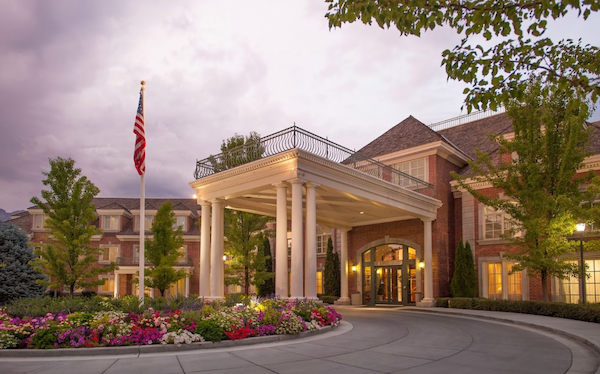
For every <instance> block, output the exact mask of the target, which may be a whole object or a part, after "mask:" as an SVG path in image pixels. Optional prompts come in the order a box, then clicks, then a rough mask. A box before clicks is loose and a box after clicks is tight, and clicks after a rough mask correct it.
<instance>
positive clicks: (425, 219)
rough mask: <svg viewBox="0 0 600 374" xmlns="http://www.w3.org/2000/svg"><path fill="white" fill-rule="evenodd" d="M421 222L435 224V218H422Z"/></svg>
mask: <svg viewBox="0 0 600 374" xmlns="http://www.w3.org/2000/svg"><path fill="white" fill-rule="evenodd" d="M421 221H423V222H433V221H435V218H429V217H421Z"/></svg>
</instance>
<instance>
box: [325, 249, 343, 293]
mask: <svg viewBox="0 0 600 374" xmlns="http://www.w3.org/2000/svg"><path fill="white" fill-rule="evenodd" d="M340 288H341V273H340V260H339V257H338V254H337V253H334V252H333V242H332V240H331V238H329V240H328V241H327V252H326V254H325V268H324V269H323V294H325V295H327V296H340Z"/></svg>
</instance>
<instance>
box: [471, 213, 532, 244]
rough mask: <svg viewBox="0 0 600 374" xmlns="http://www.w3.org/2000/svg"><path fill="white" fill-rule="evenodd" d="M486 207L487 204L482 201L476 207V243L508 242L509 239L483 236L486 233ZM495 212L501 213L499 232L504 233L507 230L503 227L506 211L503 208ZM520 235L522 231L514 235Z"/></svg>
mask: <svg viewBox="0 0 600 374" xmlns="http://www.w3.org/2000/svg"><path fill="white" fill-rule="evenodd" d="M486 207H489V206H487V205H485V204H484V203H479V206H478V208H477V210H478V226H479V235H478V237H479V239H478V240H477V244H479V245H491V244H504V243H508V242H510V240H509V239H504V238H489V239H488V238H486V237H485V234H486V231H485V217H486V215H485V208H486ZM489 208H492V207H489ZM492 209H493V208H492ZM496 212H498V213H500V214H501V217H502V219H501V221H500V222H501V224H502V230H501V233H502V234H504V233H505V231H506V230H507V229H506V228H505V227H504V223H505V221H506V220H505V216H506V215H508V213H506V212H505V211H503V210H500V211H499V210H496ZM508 216H510V215H508ZM521 235H522V233H521V232H520V231H519V232H517V233H515V235H514V237H520V236H521Z"/></svg>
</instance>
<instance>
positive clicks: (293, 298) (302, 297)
mask: <svg viewBox="0 0 600 374" xmlns="http://www.w3.org/2000/svg"><path fill="white" fill-rule="evenodd" d="M288 299H290V300H296V299H298V300H304V299H305V297H304V296H302V295H300V296H290V297H288Z"/></svg>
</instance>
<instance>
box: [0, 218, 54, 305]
mask: <svg viewBox="0 0 600 374" xmlns="http://www.w3.org/2000/svg"><path fill="white" fill-rule="evenodd" d="M34 258H35V256H34V255H33V248H31V247H30V246H29V245H28V244H27V235H25V233H24V232H23V231H21V230H20V229H19V228H18V227H14V226H10V225H7V224H4V223H2V222H0V304H3V303H5V302H7V301H10V300H12V299H16V298H20V297H37V296H42V295H43V294H44V291H45V290H46V286H44V285H42V284H40V283H38V281H44V280H46V278H45V277H44V275H43V274H42V273H39V272H37V271H35V270H34V269H33V267H32V266H31V265H30V264H29V262H30V261H31V260H33V259H34Z"/></svg>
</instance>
